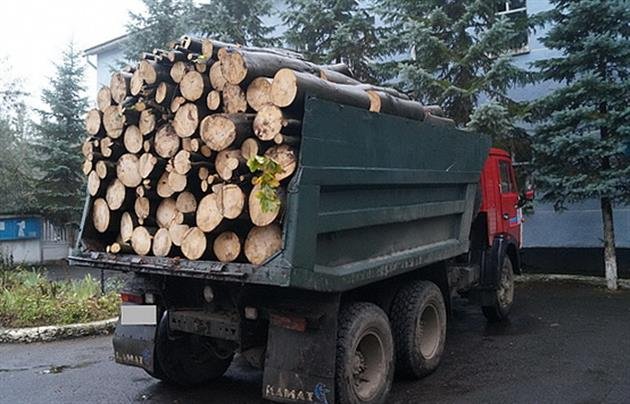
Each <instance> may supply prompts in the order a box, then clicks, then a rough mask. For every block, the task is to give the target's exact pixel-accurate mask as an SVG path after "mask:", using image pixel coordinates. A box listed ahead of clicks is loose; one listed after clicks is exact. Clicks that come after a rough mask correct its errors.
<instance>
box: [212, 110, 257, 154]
mask: <svg viewBox="0 0 630 404" xmlns="http://www.w3.org/2000/svg"><path fill="white" fill-rule="evenodd" d="M254 118H255V115H253V114H216V115H210V116H207V117H205V118H204V119H203V120H202V121H201V125H200V128H199V133H200V136H201V139H202V140H203V141H204V142H205V143H206V145H208V146H209V147H210V149H212V150H214V151H221V150H225V149H227V148H228V147H230V146H232V145H234V146H240V144H241V143H242V142H243V140H245V139H246V138H247V137H249V136H251V135H252V134H253V133H252V122H253V120H254Z"/></svg>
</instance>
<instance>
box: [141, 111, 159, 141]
mask: <svg viewBox="0 0 630 404" xmlns="http://www.w3.org/2000/svg"><path fill="white" fill-rule="evenodd" d="M156 122H157V119H156V116H155V110H154V109H151V108H150V109H145V110H144V111H142V112H141V113H140V122H139V123H138V128H139V129H140V133H141V134H142V136H146V135H148V134H150V133H151V132H153V131H154V130H155V124H156Z"/></svg>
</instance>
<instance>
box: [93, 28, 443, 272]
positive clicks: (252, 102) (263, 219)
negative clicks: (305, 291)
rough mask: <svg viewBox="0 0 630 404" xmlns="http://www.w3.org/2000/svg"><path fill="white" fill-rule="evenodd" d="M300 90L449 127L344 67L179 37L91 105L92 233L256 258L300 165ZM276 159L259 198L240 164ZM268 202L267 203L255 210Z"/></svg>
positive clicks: (273, 244)
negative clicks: (267, 196) (271, 197)
mask: <svg viewBox="0 0 630 404" xmlns="http://www.w3.org/2000/svg"><path fill="white" fill-rule="evenodd" d="M305 94H309V95H313V96H316V97H318V98H322V99H328V100H331V101H335V102H338V103H341V104H347V105H352V106H355V107H359V108H364V109H369V110H370V111H374V112H381V113H388V114H393V115H398V116H403V117H406V118H410V119H414V120H425V121H427V120H428V121H431V122H433V123H437V124H447V125H449V124H451V123H452V121H450V120H448V119H446V118H442V117H440V116H439V115H441V114H440V111H439V108H435V107H425V106H422V105H421V104H419V103H417V102H414V101H411V100H410V99H409V98H408V97H407V96H406V95H404V94H402V93H399V92H397V91H395V90H393V89H389V88H383V87H376V86H371V85H367V84H363V83H361V82H359V81H357V80H356V79H354V78H353V77H352V74H351V72H350V71H349V69H348V68H347V67H346V66H345V65H343V64H339V65H329V66H321V65H316V64H313V63H310V62H308V61H305V60H304V59H303V58H302V57H301V55H299V54H296V53H294V52H290V51H285V50H279V49H264V48H254V47H241V46H237V45H232V44H226V43H221V42H218V41H213V40H210V39H202V40H201V39H195V38H192V37H188V36H185V37H182V38H181V39H180V40H179V41H177V42H176V43H174V44H173V45H172V47H171V49H170V50H161V49H156V50H154V51H153V52H152V53H144V54H143V55H142V58H141V60H140V62H139V63H138V64H137V65H136V66H135V67H127V68H125V69H124V70H122V71H120V72H117V73H115V74H114V75H113V76H112V78H111V82H110V86H109V87H103V88H101V89H100V90H99V91H98V96H97V106H98V108H96V109H93V110H91V111H89V112H88V114H87V118H86V129H87V132H88V135H89V137H88V139H87V140H86V141H85V142H84V143H83V147H82V152H83V155H84V156H85V162H84V165H83V172H84V174H85V175H86V176H87V177H88V181H87V182H88V185H87V187H88V193H89V194H90V195H91V197H92V198H91V201H92V204H91V218H92V223H93V226H94V229H95V230H96V231H98V232H99V233H101V237H100V238H101V239H102V240H105V242H106V243H105V244H104V247H105V248H106V250H107V251H108V252H110V253H113V254H118V253H132V254H133V253H135V254H138V255H154V256H160V257H166V256H170V257H178V256H184V257H186V258H187V259H190V260H199V259H212V260H219V261H222V262H232V261H238V262H250V263H253V264H256V265H259V264H262V263H264V262H265V261H266V260H267V259H269V258H270V257H271V256H273V255H274V254H275V253H276V252H278V251H279V250H280V249H281V247H282V231H281V219H282V212H283V210H284V206H283V205H284V202H285V199H284V194H285V192H283V189H284V188H285V187H286V185H287V183H288V181H289V180H290V178H291V176H292V174H293V173H294V172H295V170H296V167H297V163H298V162H297V156H298V148H299V145H300V131H301V117H302V114H303V111H304V98H305ZM256 156H265V157H266V158H267V159H270V160H273V161H274V162H275V163H277V164H278V165H279V166H280V167H281V170H279V171H280V172H279V173H276V174H275V176H276V180H278V182H279V184H280V186H279V187H277V188H275V189H274V192H276V194H277V197H278V201H280V203H276V204H272V206H271V208H269V206H268V205H265V204H264V203H262V198H261V192H260V190H259V188H260V184H257V185H253V184H255V183H257V181H256V175H257V173H252V172H250V170H249V169H248V165H247V162H248V160H250V159H252V158H254V157H256ZM263 207H265V208H266V209H263Z"/></svg>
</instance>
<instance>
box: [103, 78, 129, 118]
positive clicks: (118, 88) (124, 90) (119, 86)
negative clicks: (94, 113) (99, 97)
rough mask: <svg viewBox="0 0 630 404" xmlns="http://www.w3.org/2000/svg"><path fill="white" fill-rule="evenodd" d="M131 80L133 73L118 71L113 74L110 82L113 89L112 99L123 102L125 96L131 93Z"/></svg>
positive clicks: (118, 102)
mask: <svg viewBox="0 0 630 404" xmlns="http://www.w3.org/2000/svg"><path fill="white" fill-rule="evenodd" d="M130 82H131V73H125V72H116V73H114V74H113V75H112V78H111V81H110V83H109V88H110V91H111V95H112V100H114V102H115V103H117V104H121V103H122V102H123V101H124V100H125V98H127V96H129V95H130V91H129V86H130ZM103 112H105V111H103Z"/></svg>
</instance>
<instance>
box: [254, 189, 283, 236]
mask: <svg viewBox="0 0 630 404" xmlns="http://www.w3.org/2000/svg"><path fill="white" fill-rule="evenodd" d="M276 192H278V191H277V190H276ZM278 198H280V196H278ZM260 199H261V188H260V185H256V186H254V188H253V189H252V191H251V192H250V193H249V199H248V207H249V217H250V219H251V221H252V223H254V225H256V226H266V225H268V224H271V223H273V221H274V220H276V218H277V217H278V215H279V214H280V207H281V204H278V205H277V206H276V207H274V208H273V209H271V210H269V211H265V210H264V209H263V207H262V204H261V203H260Z"/></svg>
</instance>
